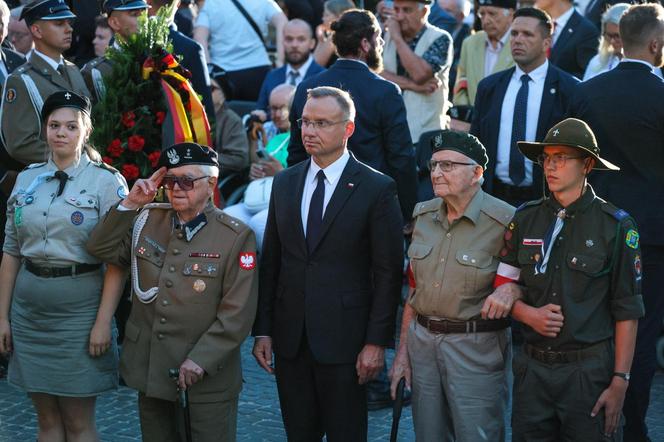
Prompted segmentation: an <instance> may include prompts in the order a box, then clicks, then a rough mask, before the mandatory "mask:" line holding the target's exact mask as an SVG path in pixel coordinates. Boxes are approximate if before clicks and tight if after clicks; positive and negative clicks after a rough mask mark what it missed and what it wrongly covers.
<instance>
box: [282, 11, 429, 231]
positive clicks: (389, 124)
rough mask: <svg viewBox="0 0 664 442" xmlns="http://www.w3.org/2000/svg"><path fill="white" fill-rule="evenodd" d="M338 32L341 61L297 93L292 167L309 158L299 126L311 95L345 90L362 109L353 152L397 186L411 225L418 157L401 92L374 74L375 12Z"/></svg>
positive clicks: (344, 21)
mask: <svg viewBox="0 0 664 442" xmlns="http://www.w3.org/2000/svg"><path fill="white" fill-rule="evenodd" d="M332 30H333V31H335V32H334V37H333V41H334V44H335V46H336V47H337V53H338V54H339V57H340V59H339V60H337V61H336V62H335V63H334V64H333V65H332V66H331V67H330V68H329V69H328V70H327V71H325V72H323V73H321V74H319V75H317V76H315V77H313V78H310V79H308V80H305V81H303V82H302V83H300V85H299V86H298V88H297V91H296V92H295V99H294V100H293V106H292V108H291V114H290V115H291V116H290V119H291V138H290V144H289V146H288V165H289V166H292V165H294V164H297V163H299V162H301V161H303V160H305V159H307V158H308V155H307V153H306V151H305V150H304V147H303V145H302V137H301V131H300V126H299V122H298V120H299V118H300V117H301V116H302V109H303V108H304V104H305V101H306V98H307V90H308V89H311V88H315V87H317V86H333V87H337V88H340V89H342V90H345V91H347V92H348V93H350V95H351V97H352V98H353V101H354V102H355V107H356V108H357V117H356V119H355V133H354V134H353V136H352V137H351V138H350V140H349V141H348V150H350V151H351V152H352V153H353V154H354V155H355V157H356V158H357V159H358V160H359V161H361V162H362V163H365V164H367V165H368V166H370V167H373V168H374V169H377V170H378V171H380V172H383V173H386V174H387V175H389V176H391V177H392V178H393V179H394V180H395V181H396V183H397V193H398V195H399V202H400V204H401V212H402V215H403V218H404V221H405V222H408V221H409V220H410V218H411V215H412V213H413V208H414V206H415V203H416V199H417V196H416V195H417V172H416V168H415V152H414V149H413V145H412V142H411V139H410V132H409V130H408V123H407V121H406V107H405V105H404V102H403V98H402V97H401V91H400V90H399V87H398V86H397V85H395V84H394V83H392V82H389V81H387V80H385V79H383V78H381V77H379V76H378V75H376V74H375V73H374V72H372V70H380V67H381V64H382V60H381V52H382V46H383V40H382V38H381V37H380V27H379V25H378V21H377V20H376V17H375V16H374V15H373V14H372V13H371V12H368V11H358V10H351V11H348V12H346V13H345V14H343V15H342V16H341V18H340V19H339V20H338V21H336V22H335V23H334V24H333V25H332ZM319 130H323V129H319Z"/></svg>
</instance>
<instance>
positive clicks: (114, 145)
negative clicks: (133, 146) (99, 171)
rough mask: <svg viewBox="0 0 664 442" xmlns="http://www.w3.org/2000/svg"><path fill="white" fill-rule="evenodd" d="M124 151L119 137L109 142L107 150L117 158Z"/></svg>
mask: <svg viewBox="0 0 664 442" xmlns="http://www.w3.org/2000/svg"><path fill="white" fill-rule="evenodd" d="M122 151H123V149H122V141H120V140H119V139H118V138H116V139H114V140H113V141H111V144H109V145H108V147H107V148H106V152H107V153H108V154H109V155H110V156H112V157H113V158H117V157H119V156H120V155H122Z"/></svg>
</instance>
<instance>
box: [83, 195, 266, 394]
mask: <svg viewBox="0 0 664 442" xmlns="http://www.w3.org/2000/svg"><path fill="white" fill-rule="evenodd" d="M176 220H177V215H176V213H175V211H174V210H173V209H172V208H171V206H170V204H150V205H147V206H146V207H145V208H144V209H143V210H142V211H141V212H140V213H139V215H138V216H136V212H134V211H122V210H119V209H118V208H117V207H114V208H112V209H111V210H110V211H109V212H108V214H107V215H106V216H105V217H104V218H103V219H102V221H101V222H100V223H99V224H98V225H97V227H96V228H95V229H94V230H93V232H92V234H91V236H90V240H89V242H88V250H89V252H90V253H91V254H92V255H94V256H97V257H98V258H99V259H101V260H102V261H104V262H108V263H113V264H116V265H119V266H123V267H131V279H132V293H133V295H134V296H132V309H131V314H130V316H129V319H128V321H127V325H126V329H125V339H124V343H123V346H122V354H121V359H120V373H121V374H122V377H123V378H124V380H125V381H126V383H127V385H129V386H130V387H132V388H135V389H137V390H138V391H140V392H142V393H144V394H146V395H147V396H149V397H154V398H158V399H164V400H170V401H174V400H175V399H176V388H175V385H174V383H173V380H172V379H170V378H169V376H168V370H169V369H170V368H178V367H180V365H181V364H182V362H184V360H185V359H187V358H189V359H191V360H192V361H194V362H195V363H196V364H198V365H199V366H200V367H202V368H203V369H204V370H205V377H204V378H203V379H202V380H201V381H199V382H198V383H196V384H195V385H194V386H192V387H191V388H190V389H189V398H190V400H191V401H192V402H215V401H225V400H230V399H234V398H236V397H237V395H238V394H239V392H240V389H241V386H242V371H241V366H240V345H241V344H242V342H243V341H244V339H245V338H246V337H247V335H248V334H249V331H250V329H251V326H252V324H253V321H254V317H255V315H256V304H257V299H258V284H257V281H258V278H257V277H258V272H257V269H256V245H255V239H254V234H253V232H252V231H251V229H249V228H248V227H247V226H246V225H244V224H243V223H241V222H239V221H237V220H236V219H235V218H232V217H229V216H228V215H226V214H224V213H223V212H222V211H221V210H219V209H217V208H215V207H214V206H212V205H211V204H210V205H208V206H207V207H206V209H205V210H204V212H203V213H202V214H201V215H199V216H198V217H197V218H196V219H194V220H192V221H190V222H189V223H187V224H185V225H184V226H182V228H178V227H177V221H176Z"/></svg>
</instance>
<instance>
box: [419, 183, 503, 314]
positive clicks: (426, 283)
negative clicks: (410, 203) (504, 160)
mask: <svg viewBox="0 0 664 442" xmlns="http://www.w3.org/2000/svg"><path fill="white" fill-rule="evenodd" d="M513 215H514V207H512V206H510V205H509V204H507V203H505V202H503V201H501V200H499V199H497V198H494V197H493V196H491V195H489V194H487V193H484V192H483V191H482V190H481V189H480V190H478V192H477V193H476V194H475V196H474V197H473V199H472V200H471V201H470V204H469V205H468V207H467V208H466V210H465V212H464V214H463V216H462V217H460V218H459V219H457V220H454V221H453V222H452V223H451V224H450V223H449V222H448V220H447V210H446V206H445V204H444V203H443V200H442V199H441V198H435V199H432V200H430V201H426V202H423V203H419V204H417V206H415V211H414V213H413V217H414V218H415V229H414V231H413V240H412V243H411V245H410V248H409V249H408V256H409V257H410V259H411V261H410V265H411V268H412V271H413V276H414V279H415V284H416V286H417V287H416V291H415V294H414V295H413V296H412V297H411V299H410V300H409V303H410V305H411V306H412V307H413V308H414V309H415V310H416V311H417V312H418V313H419V314H421V315H425V316H434V317H439V318H447V319H455V320H468V319H472V318H476V317H478V316H479V315H480V310H482V305H483V304H484V299H485V298H486V297H487V296H488V295H489V294H491V292H492V291H493V280H494V276H495V274H496V268H497V267H498V263H499V258H498V256H499V252H500V250H501V248H502V246H503V240H502V237H503V233H504V231H505V227H506V226H507V224H508V222H509V220H510V219H511V218H512V216H513Z"/></svg>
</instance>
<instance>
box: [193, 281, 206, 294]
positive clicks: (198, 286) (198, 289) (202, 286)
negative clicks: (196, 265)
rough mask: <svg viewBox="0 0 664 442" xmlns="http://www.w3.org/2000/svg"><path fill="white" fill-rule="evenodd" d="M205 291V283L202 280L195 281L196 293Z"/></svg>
mask: <svg viewBox="0 0 664 442" xmlns="http://www.w3.org/2000/svg"><path fill="white" fill-rule="evenodd" d="M203 290H205V281H203V280H202V279H197V280H196V281H194V291H196V292H198V293H201V292H202V291H203Z"/></svg>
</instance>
